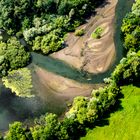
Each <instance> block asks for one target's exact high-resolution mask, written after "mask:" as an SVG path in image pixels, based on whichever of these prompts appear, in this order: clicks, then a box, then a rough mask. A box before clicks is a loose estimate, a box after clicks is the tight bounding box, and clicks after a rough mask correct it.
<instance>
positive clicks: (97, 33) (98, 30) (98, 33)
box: [91, 27, 103, 39]
mask: <svg viewBox="0 0 140 140" xmlns="http://www.w3.org/2000/svg"><path fill="white" fill-rule="evenodd" d="M102 33H103V28H101V27H97V28H96V29H95V31H94V32H93V33H92V35H91V36H92V38H93V39H100V38H101V35H102Z"/></svg>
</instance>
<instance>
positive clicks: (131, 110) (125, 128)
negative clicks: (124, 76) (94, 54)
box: [81, 85, 140, 140]
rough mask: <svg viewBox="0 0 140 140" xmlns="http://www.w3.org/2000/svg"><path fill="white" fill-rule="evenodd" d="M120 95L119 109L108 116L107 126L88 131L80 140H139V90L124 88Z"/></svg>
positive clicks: (129, 87) (130, 87)
mask: <svg viewBox="0 0 140 140" xmlns="http://www.w3.org/2000/svg"><path fill="white" fill-rule="evenodd" d="M122 93H123V95H124V98H123V99H121V108H120V109H119V110H118V111H116V112H115V113H112V114H111V115H110V118H109V119H108V123H109V124H108V125H104V126H97V127H96V128H94V129H93V130H89V131H88V133H87V135H86V136H85V137H83V138H81V140H139V139H140V88H138V87H135V86H131V85H129V86H124V87H122Z"/></svg>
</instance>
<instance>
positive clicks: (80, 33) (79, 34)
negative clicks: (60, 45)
mask: <svg viewBox="0 0 140 140" xmlns="http://www.w3.org/2000/svg"><path fill="white" fill-rule="evenodd" d="M84 34H85V31H84V29H79V30H76V31H75V35H76V36H83V35H84Z"/></svg>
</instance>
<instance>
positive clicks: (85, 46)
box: [51, 0, 118, 74]
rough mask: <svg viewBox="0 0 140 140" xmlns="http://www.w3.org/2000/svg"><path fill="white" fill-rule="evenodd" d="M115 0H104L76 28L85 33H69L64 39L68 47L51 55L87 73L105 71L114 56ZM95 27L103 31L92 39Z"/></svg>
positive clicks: (110, 64)
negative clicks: (92, 14) (96, 37)
mask: <svg viewBox="0 0 140 140" xmlns="http://www.w3.org/2000/svg"><path fill="white" fill-rule="evenodd" d="M117 1H118V0H106V2H105V4H104V5H103V6H102V7H100V8H98V9H97V10H96V15H95V16H93V17H91V18H90V19H89V20H88V21H87V24H84V25H82V26H80V27H79V28H78V29H84V30H85V35H84V36H82V37H76V36H75V34H74V33H69V35H68V37H67V39H66V44H67V46H68V47H67V48H65V49H63V50H60V51H59V52H56V53H53V54H52V55H51V56H52V57H54V58H56V59H59V60H62V61H64V62H66V63H68V64H69V65H71V66H73V67H75V68H77V69H79V70H82V71H86V72H89V73H94V74H99V73H104V72H105V71H107V70H108V69H109V68H110V67H111V66H112V64H113V62H114V60H115V58H116V57H115V56H116V49H115V45H114V23H115V8H116V5H117ZM97 27H102V28H103V30H104V31H103V34H102V36H101V38H100V39H93V38H92V37H91V34H92V33H93V32H94V31H95V30H96V28H97Z"/></svg>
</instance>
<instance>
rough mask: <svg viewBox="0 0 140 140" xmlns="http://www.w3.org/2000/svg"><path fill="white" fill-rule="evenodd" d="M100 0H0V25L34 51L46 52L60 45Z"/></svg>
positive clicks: (55, 49) (54, 49) (62, 45)
mask: <svg viewBox="0 0 140 140" xmlns="http://www.w3.org/2000/svg"><path fill="white" fill-rule="evenodd" d="M102 1H103V0H100V1H97V0H21V1H18V0H1V2H0V8H1V10H0V15H1V16H0V28H2V29H4V30H6V31H7V32H8V34H9V35H16V36H17V37H18V38H22V37H24V39H25V40H26V42H27V43H28V44H29V45H30V46H31V47H32V49H33V50H34V51H42V52H43V53H44V54H48V53H50V52H53V51H57V50H59V49H60V48H62V47H64V37H65V34H66V33H67V32H70V31H74V30H75V28H76V27H78V26H79V25H80V24H81V23H83V22H84V19H85V17H87V16H89V15H90V14H91V13H93V12H94V9H95V7H97V6H98V5H100V4H101V3H102Z"/></svg>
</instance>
